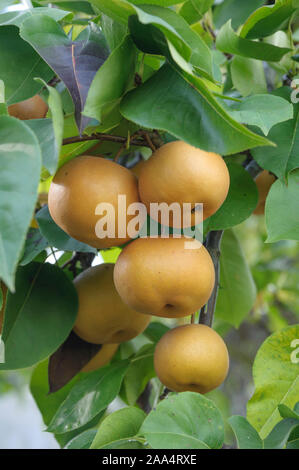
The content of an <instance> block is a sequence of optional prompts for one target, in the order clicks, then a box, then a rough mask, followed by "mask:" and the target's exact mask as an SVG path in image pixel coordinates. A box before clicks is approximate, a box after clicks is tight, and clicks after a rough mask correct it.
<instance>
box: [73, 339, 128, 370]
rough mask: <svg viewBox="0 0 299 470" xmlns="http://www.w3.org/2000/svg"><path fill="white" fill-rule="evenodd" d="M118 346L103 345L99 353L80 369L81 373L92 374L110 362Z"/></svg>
mask: <svg viewBox="0 0 299 470" xmlns="http://www.w3.org/2000/svg"><path fill="white" fill-rule="evenodd" d="M118 346H119V345H118V344H103V346H102V347H101V349H100V350H99V352H98V353H97V354H96V355H95V356H94V357H93V358H92V359H91V360H90V361H89V362H88V363H87V364H86V365H85V366H84V367H83V369H81V372H92V371H93V370H97V369H99V368H100V367H103V366H105V365H106V364H108V362H110V361H111V359H112V358H113V356H114V354H115V353H116V351H117V348H118Z"/></svg>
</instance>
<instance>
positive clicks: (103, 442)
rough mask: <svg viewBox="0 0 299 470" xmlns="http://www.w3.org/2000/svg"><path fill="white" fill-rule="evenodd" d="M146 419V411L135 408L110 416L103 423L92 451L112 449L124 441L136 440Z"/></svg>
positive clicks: (125, 409) (92, 445)
mask: <svg viewBox="0 0 299 470" xmlns="http://www.w3.org/2000/svg"><path fill="white" fill-rule="evenodd" d="M145 417H146V414H145V413H144V411H142V410H140V409H138V408H135V407H133V406H130V407H127V408H122V409H120V410H118V411H115V412H114V413H111V414H110V415H108V416H107V417H106V418H105V419H104V420H103V421H102V423H101V425H100V427H99V430H98V432H97V435H96V437H95V438H94V441H93V442H92V444H91V449H111V448H113V444H114V443H115V442H118V441H120V440H122V439H134V437H135V436H136V435H137V434H138V431H139V429H140V427H141V425H142V423H143V421H144V419H145Z"/></svg>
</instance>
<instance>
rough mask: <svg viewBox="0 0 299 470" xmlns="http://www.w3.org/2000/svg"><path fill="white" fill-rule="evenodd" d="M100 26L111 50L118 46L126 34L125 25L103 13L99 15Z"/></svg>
mask: <svg viewBox="0 0 299 470" xmlns="http://www.w3.org/2000/svg"><path fill="white" fill-rule="evenodd" d="M101 27H102V29H103V33H104V36H105V38H106V40H107V43H108V46H109V48H110V50H111V51H113V50H114V49H115V48H116V47H118V46H119V45H120V43H121V42H123V40H124V38H125V36H126V35H127V34H128V27H127V25H124V24H123V23H119V22H118V21H114V20H113V19H112V18H110V17H109V16H107V15H104V14H103V15H101Z"/></svg>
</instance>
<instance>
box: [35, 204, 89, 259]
mask: <svg viewBox="0 0 299 470" xmlns="http://www.w3.org/2000/svg"><path fill="white" fill-rule="evenodd" d="M35 218H36V220H37V222H38V226H39V229H40V231H41V234H42V235H43V236H44V237H45V238H46V240H48V242H49V245H50V246H54V247H55V248H58V249H59V250H63V251H79V252H82V253H95V254H97V250H96V248H93V247H92V246H89V245H86V244H85V243H82V242H78V241H77V240H75V239H74V238H72V237H69V236H68V235H67V233H65V232H64V231H63V230H62V229H61V228H60V227H58V225H56V224H55V222H54V220H53V219H52V217H51V215H50V212H49V208H48V206H47V205H45V206H44V207H43V208H42V209H40V210H39V211H38V212H37V213H36V215H35Z"/></svg>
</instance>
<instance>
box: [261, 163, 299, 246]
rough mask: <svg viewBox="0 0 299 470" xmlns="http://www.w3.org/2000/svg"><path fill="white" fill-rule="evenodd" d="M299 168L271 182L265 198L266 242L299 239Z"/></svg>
mask: <svg viewBox="0 0 299 470" xmlns="http://www.w3.org/2000/svg"><path fill="white" fill-rule="evenodd" d="M298 200H299V169H298V170H294V171H292V172H291V173H290V174H289V176H288V180H287V184H286V183H285V182H284V181H280V180H277V181H275V183H273V184H272V186H271V188H270V191H269V194H268V196H267V200H266V208H265V216H266V226H267V232H268V238H267V240H266V242H267V243H273V242H276V241H278V240H299V217H298Z"/></svg>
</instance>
